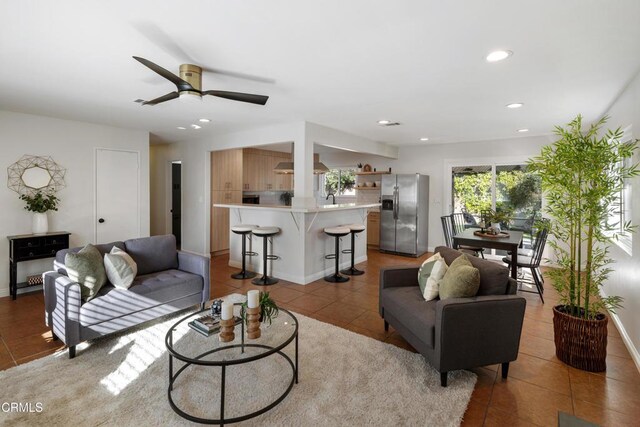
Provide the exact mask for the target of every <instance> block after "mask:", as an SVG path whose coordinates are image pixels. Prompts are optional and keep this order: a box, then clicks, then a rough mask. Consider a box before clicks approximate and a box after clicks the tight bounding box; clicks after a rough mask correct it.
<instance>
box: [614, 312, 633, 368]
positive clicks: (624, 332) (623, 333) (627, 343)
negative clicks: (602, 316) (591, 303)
mask: <svg viewBox="0 0 640 427" xmlns="http://www.w3.org/2000/svg"><path fill="white" fill-rule="evenodd" d="M609 317H610V318H611V320H613V324H614V325H616V329H618V332H619V333H620V337H621V338H622V342H624V345H625V346H626V347H627V350H629V354H630V355H631V359H633V363H635V364H636V368H637V369H638V372H640V353H638V349H637V348H635V346H634V345H633V341H631V338H630V337H629V334H627V330H626V329H625V328H624V325H623V323H622V321H620V318H619V317H618V315H617V314H614V313H611V312H609Z"/></svg>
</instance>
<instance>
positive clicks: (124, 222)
mask: <svg viewBox="0 0 640 427" xmlns="http://www.w3.org/2000/svg"><path fill="white" fill-rule="evenodd" d="M139 157H140V153H138V152H137V151H123V150H108V149H97V150H96V217H95V224H96V243H108V242H113V241H116V240H127V239H132V238H135V237H140V197H139V192H140V171H139Z"/></svg>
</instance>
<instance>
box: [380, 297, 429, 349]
mask: <svg viewBox="0 0 640 427" xmlns="http://www.w3.org/2000/svg"><path fill="white" fill-rule="evenodd" d="M380 292H381V293H382V295H381V297H382V300H383V301H384V310H385V312H388V313H390V314H392V315H393V317H395V318H396V319H398V321H399V322H400V323H402V325H404V327H406V328H407V329H409V330H410V331H411V332H412V333H413V334H414V335H415V336H416V337H418V338H420V339H421V340H422V341H423V342H424V343H425V344H426V345H428V346H429V347H431V348H433V347H434V345H435V336H436V332H435V326H436V302H437V301H438V300H431V301H425V300H424V298H423V297H422V294H421V293H420V288H419V287H418V286H398V287H391V288H384V289H381V290H380Z"/></svg>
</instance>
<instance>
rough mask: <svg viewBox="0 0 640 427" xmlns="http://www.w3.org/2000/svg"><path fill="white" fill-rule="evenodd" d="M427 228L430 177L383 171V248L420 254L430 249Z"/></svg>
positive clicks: (393, 251) (381, 211)
mask: <svg viewBox="0 0 640 427" xmlns="http://www.w3.org/2000/svg"><path fill="white" fill-rule="evenodd" d="M428 228H429V177H428V176H427V175H420V174H397V175H395V174H394V175H391V174H390V175H382V207H381V210H380V250H381V251H382V252H390V253H395V254H399V255H408V256H414V257H417V256H420V255H422V254H423V253H425V252H427V239H428V234H429V232H428Z"/></svg>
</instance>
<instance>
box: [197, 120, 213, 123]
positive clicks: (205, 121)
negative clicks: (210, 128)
mask: <svg viewBox="0 0 640 427" xmlns="http://www.w3.org/2000/svg"><path fill="white" fill-rule="evenodd" d="M198 121H199V122H202V123H209V122H210V121H211V119H200V120H198Z"/></svg>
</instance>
